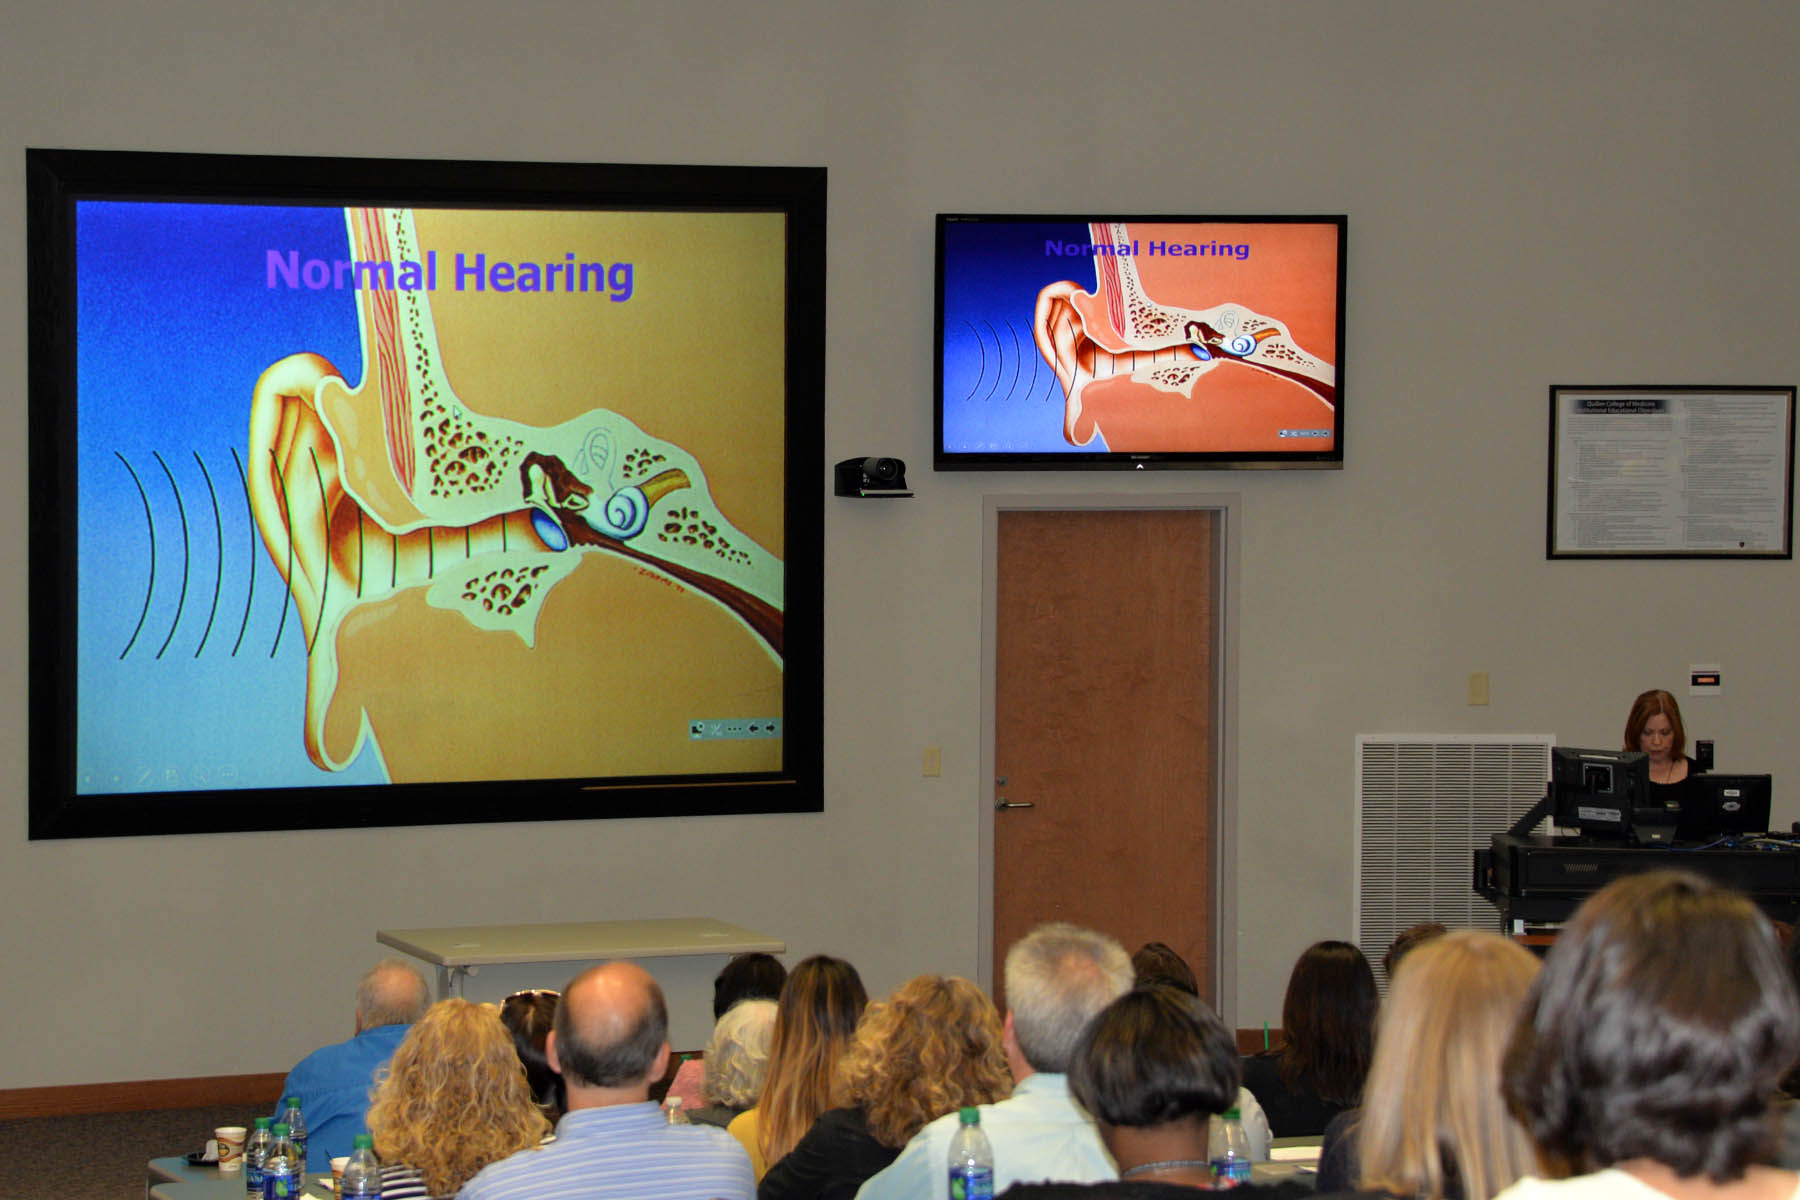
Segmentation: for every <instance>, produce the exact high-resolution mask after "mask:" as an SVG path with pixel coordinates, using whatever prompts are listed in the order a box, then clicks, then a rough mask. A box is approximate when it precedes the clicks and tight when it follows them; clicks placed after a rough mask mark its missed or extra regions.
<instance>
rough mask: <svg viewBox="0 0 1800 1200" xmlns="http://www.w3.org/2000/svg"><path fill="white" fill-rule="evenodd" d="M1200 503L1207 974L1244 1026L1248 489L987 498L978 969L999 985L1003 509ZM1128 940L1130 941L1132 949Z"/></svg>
mask: <svg viewBox="0 0 1800 1200" xmlns="http://www.w3.org/2000/svg"><path fill="white" fill-rule="evenodd" d="M1170 508H1177V509H1203V510H1208V511H1211V512H1212V513H1214V514H1215V515H1216V517H1217V527H1216V531H1215V536H1216V538H1217V544H1216V546H1215V547H1214V550H1215V553H1214V555H1213V594H1214V598H1215V602H1216V603H1215V609H1214V622H1215V624H1214V629H1215V637H1216V644H1215V646H1214V651H1215V653H1214V655H1213V689H1212V694H1213V713H1212V729H1213V748H1212V749H1213V754H1212V772H1213V778H1212V794H1213V814H1212V817H1213V838H1212V864H1211V867H1212V888H1213V897H1212V899H1213V914H1214V916H1213V922H1214V924H1213V947H1214V950H1213V955H1212V959H1213V961H1212V962H1211V963H1210V964H1209V966H1208V970H1207V975H1208V982H1209V983H1210V984H1211V990H1212V994H1213V997H1214V1000H1215V1004H1216V1007H1217V1008H1218V1010H1219V1015H1220V1017H1222V1018H1223V1019H1224V1021H1225V1027H1226V1028H1227V1029H1236V1028H1237V980H1238V953H1237V950H1238V948H1237V935H1236V930H1237V925H1238V922H1237V893H1238V888H1237V859H1238V855H1237V678H1238V652H1237V614H1238V602H1237V601H1238V594H1237V581H1238V576H1239V571H1238V543H1239V540H1240V539H1239V537H1238V536H1237V531H1238V526H1239V523H1240V521H1241V520H1242V513H1243V497H1242V496H1241V495H1240V494H1238V493H1236V492H1166V493H1159V494H1155V495H1147V494H1144V493H1141V492H1139V493H1107V492H1078V493H1069V492H1054V493H1051V492H1005V493H989V494H984V495H983V496H982V498H981V770H980V773H979V774H978V775H977V777H976V793H977V794H976V800H975V810H976V846H977V848H976V858H977V863H976V866H977V870H978V871H979V872H980V878H979V880H978V882H977V885H976V908H977V910H978V911H977V913H976V929H975V947H976V950H975V961H976V977H977V982H979V983H980V984H981V985H982V987H984V988H986V989H988V991H989V992H990V993H991V992H992V991H993V986H994V972H995V963H994V773H995V771H996V770H997V769H998V768H997V766H996V764H995V761H994V758H995V754H994V727H995V720H994V705H995V702H996V699H997V693H998V686H997V679H996V675H997V668H996V645H995V641H996V636H997V634H996V629H997V626H998V623H999V622H998V610H999V594H998V589H999V576H1000V570H999V557H1000V514H1001V513H1002V512H1009V511H1018V510H1052V511H1055V510H1060V509H1068V510H1071V511H1073V510H1115V511H1116V510H1124V511H1149V510H1155V509H1170ZM1130 948H1131V947H1127V949H1130Z"/></svg>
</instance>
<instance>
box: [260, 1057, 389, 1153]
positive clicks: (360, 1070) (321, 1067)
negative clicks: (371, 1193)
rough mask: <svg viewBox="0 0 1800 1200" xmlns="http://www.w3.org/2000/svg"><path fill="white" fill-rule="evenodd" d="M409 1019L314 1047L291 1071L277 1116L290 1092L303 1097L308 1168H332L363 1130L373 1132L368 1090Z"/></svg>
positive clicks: (276, 1104)
mask: <svg viewBox="0 0 1800 1200" xmlns="http://www.w3.org/2000/svg"><path fill="white" fill-rule="evenodd" d="M411 1028H412V1026H410V1025H378V1026H376V1027H375V1028H374V1029H365V1030H363V1031H362V1032H361V1033H359V1034H357V1035H356V1036H355V1037H353V1038H351V1039H350V1040H349V1041H347V1042H339V1043H338V1044H337V1045H335V1046H325V1047H322V1048H321V1049H318V1050H314V1051H313V1052H312V1053H311V1054H309V1055H307V1056H306V1057H305V1058H303V1059H301V1060H300V1063H299V1065H298V1066H296V1067H295V1068H294V1069H293V1070H292V1071H289V1072H288V1077H287V1081H286V1082H285V1083H283V1084H282V1085H281V1099H279V1100H277V1101H276V1102H275V1119H276V1120H277V1121H279V1120H280V1119H281V1114H282V1113H283V1112H285V1111H286V1109H285V1107H284V1106H285V1105H286V1104H287V1098H288V1097H289V1096H298V1097H300V1115H301V1116H302V1117H304V1118H305V1120H306V1169H307V1170H309V1171H329V1170H331V1160H332V1159H334V1158H343V1157H345V1156H347V1155H348V1154H349V1153H350V1151H351V1149H352V1147H353V1145H354V1143H355V1140H356V1135H357V1134H359V1133H367V1132H369V1128H368V1124H367V1118H368V1115H369V1093H370V1091H372V1090H373V1089H374V1086H375V1072H376V1071H377V1070H378V1069H380V1068H381V1067H385V1066H386V1065H387V1062H388V1059H390V1058H392V1057H394V1051H395V1050H396V1049H398V1048H399V1046H400V1039H402V1038H404V1037H405V1036H406V1031H407V1030H409V1029H411Z"/></svg>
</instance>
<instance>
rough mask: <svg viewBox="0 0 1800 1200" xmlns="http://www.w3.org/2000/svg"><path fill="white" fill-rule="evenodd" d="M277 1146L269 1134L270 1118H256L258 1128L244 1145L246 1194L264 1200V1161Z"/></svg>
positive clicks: (256, 1199)
mask: <svg viewBox="0 0 1800 1200" xmlns="http://www.w3.org/2000/svg"><path fill="white" fill-rule="evenodd" d="M274 1145H275V1135H274V1134H272V1133H270V1132H269V1118H267V1117H258V1118H256V1128H255V1129H253V1130H251V1131H250V1138H249V1140H248V1141H246V1142H245V1143H244V1193H245V1195H246V1196H253V1197H255V1200H262V1194H263V1184H262V1177H263V1159H265V1158H267V1157H269V1150H270V1148H271V1147H273V1146H274Z"/></svg>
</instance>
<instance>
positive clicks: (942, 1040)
mask: <svg viewBox="0 0 1800 1200" xmlns="http://www.w3.org/2000/svg"><path fill="white" fill-rule="evenodd" d="M1001 1040H1002V1033H1001V1027H1000V1014H999V1012H997V1011H996V1010H995V1008H994V1002H993V1001H992V1000H989V999H988V998H987V994H986V993H985V992H983V991H982V990H981V989H980V988H978V987H976V986H975V985H974V984H972V983H970V982H969V981H968V980H966V979H946V978H944V977H943V976H941V975H921V976H919V977H918V978H917V979H913V980H910V981H908V982H907V983H904V984H902V985H901V986H900V987H899V988H898V989H897V990H896V991H895V992H894V994H893V995H892V996H890V997H888V998H887V999H886V1000H885V1001H881V1002H879V1003H876V1004H871V1005H870V1006H869V1008H868V1010H867V1011H866V1012H864V1013H863V1019H862V1022H861V1024H859V1025H858V1026H857V1027H856V1036H855V1038H854V1039H852V1041H851V1043H850V1048H849V1050H848V1051H847V1052H846V1053H845V1055H844V1059H843V1062H842V1063H841V1064H840V1065H839V1068H838V1083H837V1088H836V1096H837V1100H838V1102H839V1103H840V1104H842V1105H844V1106H845V1107H840V1108H833V1109H829V1110H827V1111H826V1112H823V1113H821V1114H820V1115H819V1119H818V1120H817V1121H814V1122H813V1126H812V1128H811V1129H810V1130H808V1131H807V1133H806V1136H805V1137H803V1138H801V1139H800V1143H799V1145H797V1146H795V1147H794V1149H793V1150H792V1151H791V1152H789V1154H788V1155H787V1157H785V1158H783V1159H782V1160H781V1161H780V1162H778V1163H776V1164H775V1165H774V1166H772V1167H770V1168H769V1173H768V1174H767V1175H765V1176H763V1179H762V1182H761V1183H760V1184H758V1185H757V1188H756V1196H757V1200H850V1198H851V1197H852V1196H854V1195H856V1189H857V1188H859V1187H861V1186H862V1183H863V1181H864V1180H866V1179H867V1178H868V1177H869V1176H871V1175H873V1174H874V1173H875V1172H877V1171H879V1170H881V1169H882V1168H883V1167H885V1166H887V1165H888V1164H889V1163H891V1162H893V1161H894V1156H895V1155H896V1154H898V1153H900V1147H902V1146H904V1145H906V1143H907V1141H908V1140H909V1139H910V1138H911V1137H912V1136H913V1134H915V1133H917V1132H919V1130H920V1129H921V1128H923V1127H924V1125H925V1122H927V1121H931V1120H935V1119H936V1118H938V1117H941V1116H943V1115H944V1114H945V1113H953V1112H956V1111H957V1110H958V1109H960V1108H962V1107H963V1106H964V1105H970V1104H990V1103H992V1102H993V1101H995V1100H1001V1099H1004V1098H1005V1097H1006V1096H1007V1094H1008V1093H1010V1092H1011V1091H1012V1075H1011V1074H1010V1073H1009V1072H1008V1071H1007V1069H1006V1051H1005V1050H1004V1049H1003V1048H1002V1046H1001Z"/></svg>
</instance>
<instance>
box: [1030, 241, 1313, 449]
mask: <svg viewBox="0 0 1800 1200" xmlns="http://www.w3.org/2000/svg"><path fill="white" fill-rule="evenodd" d="M1089 229H1090V231H1091V236H1092V247H1093V250H1094V275H1095V283H1094V287H1093V288H1092V290H1083V289H1082V288H1081V287H1080V286H1079V285H1077V284H1075V283H1073V282H1069V281H1063V282H1058V283H1053V284H1051V285H1049V286H1048V287H1045V288H1044V289H1043V290H1042V291H1040V292H1039V293H1038V300H1037V309H1036V313H1035V314H1034V319H1033V322H1032V335H1033V338H1034V340H1035V341H1036V344H1037V348H1038V352H1039V353H1040V354H1041V355H1043V357H1044V360H1045V361H1046V362H1047V363H1049V364H1050V367H1051V368H1052V369H1053V370H1054V371H1055V372H1056V376H1057V379H1058V380H1059V381H1060V382H1061V383H1062V389H1063V395H1064V412H1063V437H1064V438H1065V439H1066V440H1067V441H1068V442H1069V444H1071V445H1073V446H1087V445H1088V444H1089V443H1091V442H1092V441H1093V440H1094V438H1095V436H1096V435H1097V434H1100V433H1101V432H1102V431H1103V428H1104V430H1105V431H1106V432H1107V433H1108V435H1109V436H1108V437H1107V442H1108V445H1110V446H1111V447H1112V448H1113V449H1139V448H1142V449H1154V448H1165V447H1160V446H1154V445H1146V444H1145V441H1144V440H1143V438H1142V437H1141V436H1132V434H1131V433H1130V432H1129V431H1131V430H1132V429H1133V428H1134V427H1139V426H1142V425H1143V424H1144V422H1143V421H1142V420H1141V419H1139V420H1137V421H1134V420H1133V416H1132V412H1133V409H1134V408H1137V409H1139V410H1140V411H1143V410H1148V411H1149V412H1151V413H1155V414H1158V415H1159V419H1160V416H1161V415H1165V414H1167V412H1168V410H1169V408H1170V406H1172V405H1174V404H1177V403H1181V402H1186V403H1189V404H1198V405H1199V406H1200V407H1202V408H1205V407H1212V406H1211V405H1209V403H1208V400H1209V396H1208V390H1207V388H1206V386H1205V383H1204V381H1206V380H1207V377H1208V376H1210V375H1212V374H1213V373H1214V372H1223V373H1224V374H1226V375H1235V376H1237V378H1236V379H1234V380H1232V381H1231V383H1232V385H1234V386H1235V387H1236V388H1237V390H1238V391H1239V393H1240V394H1242V393H1243V392H1244V391H1248V392H1249V393H1251V398H1252V400H1253V401H1254V400H1255V399H1256V398H1257V397H1260V396H1268V395H1273V396H1276V397H1278V398H1283V393H1284V392H1287V391H1292V392H1293V393H1294V394H1292V395H1287V396H1285V397H1284V398H1285V399H1286V401H1287V403H1288V405H1289V406H1290V407H1291V408H1293V409H1294V410H1297V414H1296V415H1297V423H1298V424H1301V425H1309V426H1318V425H1320V424H1325V425H1329V424H1330V415H1329V414H1330V408H1331V406H1332V404H1333V403H1334V401H1335V399H1336V376H1335V372H1334V370H1333V368H1332V364H1331V363H1330V362H1329V361H1326V360H1324V359H1321V358H1319V357H1316V356H1315V355H1314V354H1312V353H1310V352H1309V351H1308V350H1307V349H1305V348H1303V347H1302V346H1301V345H1300V344H1299V342H1298V341H1297V339H1296V337H1295V335H1294V334H1293V333H1292V332H1291V331H1290V330H1289V327H1288V325H1287V324H1286V323H1285V322H1284V321H1283V320H1282V318H1281V316H1280V314H1279V313H1276V312H1259V311H1257V310H1256V309H1255V308H1252V307H1251V306H1250V305H1248V304H1246V303H1243V302H1240V301H1239V300H1237V299H1235V298H1233V297H1232V296H1230V295H1229V294H1215V295H1202V294H1200V293H1201V291H1202V290H1203V288H1204V280H1203V279H1196V278H1195V275H1196V268H1195V266H1194V265H1193V264H1195V263H1200V264H1206V263H1209V262H1210V263H1223V262H1236V261H1238V260H1237V258H1236V256H1235V255H1232V254H1229V253H1225V254H1218V253H1216V252H1217V251H1218V250H1219V249H1221V247H1220V246H1219V245H1218V244H1216V243H1215V244H1214V245H1212V246H1211V247H1207V248H1210V249H1213V250H1214V251H1215V254H1214V255H1211V256H1205V255H1202V256H1195V255H1192V254H1191V253H1190V254H1183V255H1174V254H1169V253H1167V252H1166V247H1167V246H1168V245H1170V243H1169V242H1167V241H1165V240H1162V239H1165V238H1167V237H1168V236H1169V234H1168V233H1167V232H1164V231H1162V230H1159V229H1158V228H1157V227H1155V226H1147V227H1144V228H1133V227H1128V226H1126V225H1124V224H1119V223H1109V224H1094V225H1090V226H1089ZM1146 243H1148V247H1147V246H1146ZM1147 248H1150V249H1152V252H1151V253H1150V254H1145V253H1144V252H1145V250H1146V249H1147ZM1222 248H1223V249H1225V250H1227V251H1229V250H1230V249H1232V247H1231V245H1230V244H1226V245H1225V246H1223V247H1222ZM1154 249H1164V250H1165V253H1164V254H1162V255H1160V256H1159V255H1157V254H1156V253H1154ZM1245 249H1246V253H1245V256H1244V257H1245V258H1248V257H1249V253H1248V247H1246V248H1245ZM1170 263H1174V264H1179V265H1178V266H1175V267H1172V268H1169V267H1168V264H1170ZM1165 268H1166V269H1165ZM1200 274H1201V275H1204V272H1200ZM1196 283H1200V284H1201V285H1202V286H1201V287H1196V286H1195V285H1196ZM1220 290H1221V291H1223V292H1227V293H1228V289H1220ZM1246 373H1256V374H1259V375H1261V376H1263V377H1265V379H1266V381H1267V386H1264V384H1263V383H1262V382H1261V381H1257V380H1254V379H1245V378H1244V376H1245V374H1246ZM1215 382H1223V381H1215ZM1246 385H1247V386H1246ZM1222 403H1223V402H1221V405H1222ZM1309 409H1310V410H1311V411H1312V412H1313V417H1312V419H1311V420H1307V419H1306V413H1307V411H1308V410H1309ZM1219 415H1221V416H1223V415H1224V414H1219ZM1226 419H1229V418H1228V417H1227V418H1226ZM1122 442H1123V443H1125V444H1121V443H1122Z"/></svg>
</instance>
